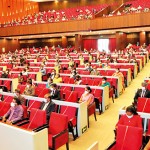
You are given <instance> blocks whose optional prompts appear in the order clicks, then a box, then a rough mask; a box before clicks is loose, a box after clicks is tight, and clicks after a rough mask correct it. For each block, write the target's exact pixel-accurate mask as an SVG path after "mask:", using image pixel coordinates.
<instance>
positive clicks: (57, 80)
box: [53, 74, 62, 83]
mask: <svg viewBox="0 0 150 150" xmlns="http://www.w3.org/2000/svg"><path fill="white" fill-rule="evenodd" d="M53 83H62V78H61V77H60V74H56V75H55V77H54V79H53Z"/></svg>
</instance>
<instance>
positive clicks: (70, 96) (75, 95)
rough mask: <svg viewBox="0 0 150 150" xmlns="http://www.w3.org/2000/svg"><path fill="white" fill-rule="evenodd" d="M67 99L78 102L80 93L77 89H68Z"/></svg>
mask: <svg viewBox="0 0 150 150" xmlns="http://www.w3.org/2000/svg"><path fill="white" fill-rule="evenodd" d="M65 101H67V102H77V101H78V93H77V92H76V91H66V92H65Z"/></svg>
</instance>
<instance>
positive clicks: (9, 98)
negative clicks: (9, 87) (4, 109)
mask: <svg viewBox="0 0 150 150" xmlns="http://www.w3.org/2000/svg"><path fill="white" fill-rule="evenodd" d="M13 98H14V97H13V96H7V95H5V96H4V99H3V101H4V102H7V103H11V102H12V100H13Z"/></svg>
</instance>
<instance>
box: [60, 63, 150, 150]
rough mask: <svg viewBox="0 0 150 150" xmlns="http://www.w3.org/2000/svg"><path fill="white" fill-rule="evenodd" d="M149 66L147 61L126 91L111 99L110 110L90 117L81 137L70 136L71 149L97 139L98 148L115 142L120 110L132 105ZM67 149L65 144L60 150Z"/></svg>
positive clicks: (83, 147)
mask: <svg viewBox="0 0 150 150" xmlns="http://www.w3.org/2000/svg"><path fill="white" fill-rule="evenodd" d="M149 68H150V62H149V63H147V64H146V66H145V67H144V68H143V69H142V71H141V72H140V73H139V74H138V75H137V77H136V78H135V79H134V80H132V82H131V84H130V85H129V87H127V88H126V89H125V91H124V93H123V94H122V95H121V96H120V97H119V98H117V99H115V103H112V101H110V106H109V108H108V110H106V111H105V112H104V113H103V114H101V115H99V114H98V112H97V121H95V120H94V116H91V117H90V128H89V129H88V130H87V131H86V132H85V133H84V134H83V135H82V136H81V137H79V138H78V139H76V140H75V141H73V139H72V136H70V139H69V147H70V150H86V149H87V148H88V147H90V146H91V145H92V144H93V143H94V142H95V141H98V142H99V149H98V150H105V149H106V148H107V146H108V145H109V144H110V143H112V142H113V140H114V132H113V130H114V127H115V124H116V123H117V120H118V111H119V109H120V108H122V107H123V106H128V105H131V103H132V101H133V97H134V94H135V92H136V90H137V88H140V85H141V82H142V81H144V78H145V77H148V76H149V75H150V71H149V70H150V69H149ZM65 149H66V147H65V146H63V147H61V148H59V150H65Z"/></svg>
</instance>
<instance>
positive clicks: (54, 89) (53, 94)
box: [50, 83, 60, 100]
mask: <svg viewBox="0 0 150 150" xmlns="http://www.w3.org/2000/svg"><path fill="white" fill-rule="evenodd" d="M50 95H51V98H52V99H56V100H60V91H59V90H58V89H57V85H56V84H54V83H53V84H52V85H51V93H50Z"/></svg>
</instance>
